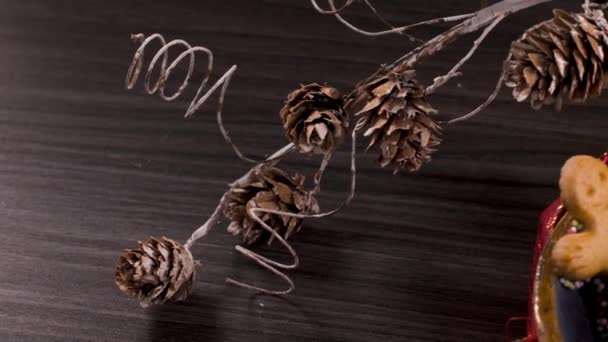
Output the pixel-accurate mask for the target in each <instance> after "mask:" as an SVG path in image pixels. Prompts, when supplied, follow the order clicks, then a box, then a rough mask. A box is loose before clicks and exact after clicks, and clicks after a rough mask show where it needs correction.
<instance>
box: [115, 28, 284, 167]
mask: <svg viewBox="0 0 608 342" xmlns="http://www.w3.org/2000/svg"><path fill="white" fill-rule="evenodd" d="M131 40H132V41H133V42H134V43H138V44H140V45H139V47H138V48H137V50H136V51H135V54H134V55H133V60H132V61H131V65H130V66H129V70H128V71H127V76H126V78H125V88H126V89H127V90H131V89H133V87H134V86H135V84H136V83H137V80H138V79H139V76H140V74H141V71H142V68H143V64H144V53H145V50H146V48H147V47H148V45H150V43H152V42H154V41H155V40H158V41H159V42H160V44H161V48H160V49H159V50H158V51H157V52H156V54H155V55H154V57H152V60H151V61H150V64H149V65H148V69H147V71H146V76H145V80H144V87H145V89H146V92H147V93H148V94H149V95H154V94H155V93H156V92H158V94H159V96H160V98H161V99H163V100H165V101H173V100H175V99H177V98H178V97H180V96H181V95H182V94H183V93H184V91H186V89H187V87H188V85H189V83H190V79H191V78H192V75H193V74H194V69H195V61H196V53H197V52H198V53H203V54H204V55H205V56H206V57H207V69H206V70H205V71H204V74H203V80H202V81H201V84H200V85H199V87H198V89H197V91H196V94H195V95H194V98H193V99H192V101H191V102H190V105H189V106H188V109H187V111H186V114H185V115H184V117H185V118H190V117H191V116H192V115H193V114H194V113H195V112H196V111H197V110H198V109H199V108H200V107H201V106H202V105H203V104H205V102H206V101H207V100H208V99H209V98H210V97H211V95H213V93H214V92H215V91H217V90H218V88H220V86H221V89H220V94H219V98H218V104H217V114H216V118H217V123H218V126H219V128H220V132H221V133H222V136H223V137H224V139H225V140H226V142H228V144H230V146H231V147H232V149H233V150H234V153H235V154H236V155H237V156H238V157H239V158H240V159H241V160H243V161H245V162H248V163H260V162H263V161H268V160H255V159H252V158H248V157H246V156H245V155H244V154H243V153H242V152H241V151H240V150H239V149H238V147H236V145H235V144H234V143H233V142H232V139H231V138H230V135H229V134H228V130H227V129H226V128H225V127H224V124H223V122H222V109H223V107H224V98H225V97H226V91H227V89H228V85H229V84H230V80H231V79H232V76H233V75H234V73H235V72H236V69H237V66H236V64H235V65H233V66H232V67H230V69H228V70H227V71H226V72H225V73H224V74H223V75H222V76H221V77H220V78H219V79H218V80H217V81H216V82H215V84H213V85H212V86H211V87H210V88H209V89H208V90H207V91H206V92H204V93H203V91H204V89H205V87H206V86H207V83H208V82H209V78H210V77H211V74H212V72H213V52H212V51H211V50H209V49H208V48H206V47H204V46H192V45H190V44H189V43H188V42H186V41H185V40H182V39H175V40H172V41H170V42H167V41H166V40H165V38H164V37H163V36H162V35H161V34H159V33H154V34H152V35H150V36H149V37H147V38H146V36H145V35H144V34H143V33H138V34H132V35H131ZM173 47H176V48H179V47H182V48H184V49H185V50H184V51H182V52H181V53H180V54H179V55H178V56H177V57H176V58H175V59H174V60H173V61H172V62H171V63H170V64H169V65H168V66H167V64H168V63H169V50H170V49H171V48H173ZM185 58H188V71H187V72H186V75H185V76H184V79H183V81H182V83H181V84H180V86H179V87H178V89H177V90H176V91H175V92H174V93H173V94H167V91H166V85H167V81H168V80H169V78H170V77H171V73H172V72H173V70H174V69H175V67H177V65H178V64H179V63H180V62H182V61H183V60H184V59H185ZM159 60H160V61H161V62H160V71H159V75H158V79H156V82H154V84H152V80H151V79H152V73H153V71H154V69H155V68H156V65H157V64H158V62H159ZM279 157H280V156H279Z"/></svg>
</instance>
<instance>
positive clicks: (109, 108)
mask: <svg viewBox="0 0 608 342" xmlns="http://www.w3.org/2000/svg"><path fill="white" fill-rule="evenodd" d="M377 5H378V8H379V10H380V11H382V12H383V13H384V14H385V15H386V16H387V17H388V19H390V20H391V21H393V22H395V23H396V24H406V23H413V22H415V21H418V20H422V19H425V18H432V17H437V16H441V15H449V14H457V13H465V12H469V11H474V10H476V9H478V8H479V6H480V1H471V0H412V1H404V0H402V1H396V0H393V1H389V0H384V1H377ZM577 6H578V4H577V2H576V1H574V2H573V1H566V0H562V1H554V2H553V3H550V4H547V5H543V6H539V7H537V8H534V9H532V10H529V11H526V12H523V13H520V14H517V15H514V16H512V17H510V18H508V20H505V21H504V22H503V23H502V24H501V25H500V26H499V28H498V29H497V30H496V31H495V32H493V33H492V34H491V35H490V37H489V38H488V42H487V43H486V44H484V45H483V46H482V48H481V49H480V50H479V52H478V53H477V55H476V56H475V57H474V58H473V59H472V61H471V62H469V63H468V64H467V65H466V66H465V68H464V69H463V71H464V72H465V75H464V76H463V77H461V78H459V79H456V80H454V81H452V82H451V83H450V84H449V85H448V86H446V87H445V88H443V89H441V90H440V91H439V92H438V94H436V95H434V96H432V97H431V98H430V100H431V101H432V103H433V104H434V106H435V107H437V108H438V109H439V110H440V111H441V112H442V115H443V116H444V117H454V116H456V115H459V114H463V113H466V112H468V111H469V110H471V109H472V108H474V107H476V106H477V105H478V104H479V103H481V102H482V101H483V100H484V99H485V97H486V96H487V95H488V94H489V93H490V92H491V91H492V90H493V89H494V86H495V83H496V80H497V78H498V76H499V69H500V67H501V63H502V60H503V59H504V57H505V56H506V53H507V50H508V47H509V42H510V41H511V40H513V39H514V38H516V37H517V36H518V35H519V34H520V33H521V32H522V31H523V30H524V29H525V28H526V27H527V26H529V25H531V24H533V23H535V22H538V21H540V20H544V19H547V18H550V17H551V15H552V14H551V9H552V8H553V7H563V8H569V9H575V8H577ZM348 13H349V14H348V15H349V17H350V18H352V20H353V21H355V22H356V23H359V24H361V25H363V26H365V27H369V28H378V29H379V28H382V25H381V24H380V23H378V22H377V21H376V20H375V19H374V17H373V16H372V15H371V13H369V12H368V11H366V10H365V8H363V7H362V6H354V7H353V8H352V9H351V10H349V12H348ZM447 27H448V26H446V25H439V26H436V27H425V28H421V29H420V30H418V31H416V32H415V33H416V34H417V35H418V36H420V37H421V38H429V37H432V36H433V35H434V34H437V33H439V32H441V31H442V30H443V29H446V28H447ZM133 32H143V33H147V34H150V33H153V32H160V33H163V34H164V35H165V36H166V37H167V38H168V39H174V38H184V39H186V40H187V41H189V42H191V43H192V44H199V45H205V46H207V47H209V48H210V49H212V50H213V51H214V52H215V62H216V66H215V68H216V69H215V71H214V76H213V77H214V79H215V78H217V77H219V76H220V75H221V74H223V73H224V72H225V71H226V70H227V69H228V68H229V67H230V66H231V65H232V64H238V71H237V74H236V76H235V77H234V78H233V81H232V83H231V85H230V88H229V92H228V96H227V98H226V106H225V108H224V109H225V122H226V125H227V127H228V129H229V130H230V132H231V134H232V135H233V137H234V140H235V142H236V143H237V144H238V145H239V146H240V147H241V148H242V149H243V150H244V152H246V153H247V154H248V155H250V156H254V157H258V158H261V157H263V156H265V155H268V154H270V153H272V152H273V151H274V150H276V149H277V148H278V147H280V146H282V145H283V144H285V139H284V137H283V132H282V129H281V125H280V122H279V119H278V114H277V113H278V110H279V109H280V107H281V105H282V101H283V99H284V97H285V96H286V94H287V93H288V92H289V91H291V90H292V89H293V88H295V87H297V86H298V84H299V83H300V82H303V83H307V82H313V81H318V82H324V81H327V82H330V83H332V84H333V85H335V86H337V87H339V88H341V89H343V90H344V91H345V92H348V91H349V90H350V89H351V87H352V86H353V85H354V84H355V83H356V82H357V81H358V80H360V79H362V78H364V77H366V76H367V75H369V74H370V73H371V72H373V71H375V69H376V68H377V67H378V65H379V64H381V63H385V62H390V61H392V60H393V59H395V58H397V57H398V56H401V55H402V54H404V53H405V52H407V51H409V50H410V49H412V48H414V47H415V44H413V43H412V42H410V41H408V40H407V39H405V38H403V37H401V36H386V37H380V38H369V37H363V36H360V35H357V34H355V33H353V32H351V31H349V30H348V29H346V28H345V27H343V26H342V25H340V24H339V23H338V22H337V21H336V20H335V19H334V18H332V17H329V16H322V15H320V14H317V13H316V12H315V11H314V10H313V9H312V7H311V5H310V4H309V2H308V1H306V0H265V1H262V0H255V1H254V0H222V1H220V0H216V1H210V0H198V1H186V0H176V1H140V0H137V1H119V0H108V1H84V0H82V1H66V0H54V1H47V0H29V1H12V0H1V1H0V233H1V237H2V243H1V244H0V246H1V247H0V341H475V342H490V341H502V336H503V324H504V322H505V321H506V320H507V318H508V317H510V316H513V315H522V314H524V315H525V314H526V300H527V288H528V274H529V269H530V261H531V252H532V245H533V242H534V238H535V228H536V227H535V225H536V221H537V218H538V215H539V213H540V212H541V210H542V209H543V208H544V206H546V205H547V204H548V203H549V202H550V201H551V200H552V199H553V198H555V197H556V196H557V194H558V190H557V186H556V185H557V184H556V183H557V177H558V172H559V167H560V166H561V164H562V163H563V161H564V160H565V159H566V158H567V157H568V156H570V155H573V154H580V153H584V154H591V155H598V154H600V153H601V152H603V151H604V150H605V148H606V144H605V141H604V137H605V136H606V132H607V131H608V119H607V118H606V113H605V112H606V109H607V108H608V98H607V97H604V98H602V99H597V100H593V101H591V102H590V103H589V104H588V105H587V106H584V107H581V106H568V107H566V108H565V110H564V111H562V112H561V113H556V112H554V111H553V110H551V109H545V110H541V111H538V112H537V111H533V110H532V109H530V108H529V106H527V105H526V104H517V103H515V102H514V101H513V100H512V99H511V96H510V92H509V91H507V90H503V92H502V93H501V94H500V96H499V98H498V99H497V101H496V102H495V103H494V104H492V105H491V106H490V107H489V108H488V109H487V110H486V111H485V112H484V113H483V114H482V115H480V116H478V117H476V118H475V119H473V120H470V121H467V122H464V123H461V124H458V125H454V126H450V127H449V128H447V129H446V131H445V139H444V142H443V144H442V146H441V149H440V151H439V152H438V153H437V154H436V155H435V159H434V161H433V162H432V163H431V164H429V165H428V166H427V167H425V168H424V169H423V170H422V171H420V172H418V173H414V174H407V173H403V174H399V175H397V176H392V172H391V170H382V169H379V168H378V166H377V164H376V163H375V159H376V156H375V153H376V151H374V150H372V151H370V152H368V153H361V155H360V156H359V178H358V181H359V184H358V193H357V197H356V198H355V201H354V202H353V204H352V205H351V206H350V207H348V208H347V209H345V210H343V211H342V212H340V213H339V214H338V215H336V216H334V217H331V218H327V219H321V220H309V221H307V222H306V223H305V226H304V227H303V229H302V231H301V232H300V233H299V234H297V235H295V236H294V238H293V240H292V241H293V244H294V246H295V247H296V248H297V250H298V252H299V254H300V256H301V267H300V268H299V269H298V270H296V271H294V272H291V273H290V274H291V276H292V277H293V279H294V281H295V282H296V291H295V292H294V293H293V294H292V295H289V296H286V297H284V298H277V297H269V296H260V295H255V294H253V293H251V292H249V291H246V290H242V289H238V288H235V287H231V286H229V285H226V284H225V283H224V278H225V277H226V276H234V277H238V278H239V279H242V280H246V281H251V282H254V283H255V284H257V285H262V286H269V287H272V286H277V287H282V286H283V285H284V284H282V283H281V282H279V281H278V280H277V279H276V278H274V277H273V276H272V275H269V274H268V273H267V272H264V271H263V270H261V269H260V268H259V267H257V266H256V265H255V264H254V263H252V262H251V261H249V260H247V259H245V258H243V257H242V256H240V255H239V254H238V253H236V252H235V251H234V249H233V246H234V245H235V244H237V243H238V242H239V240H238V239H237V238H234V237H232V236H230V235H229V234H227V233H226V232H225V230H224V228H225V226H219V227H218V229H216V230H214V231H213V232H212V233H211V234H210V235H209V236H208V237H207V238H206V239H205V240H204V241H202V242H201V243H198V244H196V245H195V246H194V248H193V253H194V255H195V256H196V257H197V258H199V259H201V261H202V262H203V264H204V267H203V269H202V271H201V273H200V276H199V277H198V279H197V281H196V284H195V294H194V295H193V296H192V297H191V298H190V299H189V300H188V301H187V302H185V303H180V304H174V305H167V306H162V307H153V308H150V309H146V310H144V309H142V308H140V307H139V306H138V305H137V304H136V303H135V302H133V301H131V300H129V299H128V298H127V297H126V296H125V295H123V294H122V293H121V292H120V291H119V290H118V289H117V288H116V286H115V285H114V280H113V273H114V265H115V262H116V260H117V257H118V255H119V253H120V252H121V251H122V250H124V249H125V248H129V247H132V246H134V245H135V243H136V241H137V240H140V239H145V238H146V237H148V236H150V235H153V236H168V237H172V238H174V239H178V240H181V241H184V240H185V239H187V237H188V236H189V234H190V233H191V231H192V230H193V229H194V228H195V227H197V226H198V225H199V224H201V223H202V222H204V220H205V219H206V217H207V216H208V215H209V214H210V213H211V211H212V210H213V208H215V205H216V203H217V200H218V199H219V197H220V196H221V194H222V193H223V191H225V189H226V184H227V183H229V182H230V181H232V180H233V179H235V178H237V177H239V176H240V175H242V174H243V173H244V172H245V171H246V170H247V165H245V164H243V163H242V162H240V161H239V160H238V159H237V158H236V157H235V156H234V155H233V153H232V151H231V149H230V147H229V146H227V145H226V144H225V143H224V142H223V140H222V138H221V135H220V133H219V131H218V128H217V126H216V124H215V122H214V120H215V118H214V113H215V108H214V104H213V103H211V104H209V105H206V106H205V107H204V108H203V109H202V110H201V111H199V113H198V114H197V115H196V116H195V117H193V118H191V119H189V120H185V119H183V114H184V113H185V110H186V108H187V105H188V102H189V100H190V97H189V96H187V97H184V98H182V99H180V100H178V101H175V102H171V103H166V102H163V101H162V100H161V99H159V98H158V97H156V96H154V97H153V96H148V95H145V92H144V90H143V85H142V84H138V86H137V87H136V89H135V90H133V91H130V92H127V91H125V90H124V86H123V81H124V75H125V72H126V70H127V67H128V64H129V63H130V60H131V57H132V53H133V52H134V50H135V46H133V45H132V43H131V41H130V39H129V35H130V34H131V33H133ZM474 39H475V36H473V35H471V36H470V37H466V38H465V39H463V40H461V41H459V42H457V43H455V44H454V45H453V46H451V47H450V48H448V49H446V50H445V51H444V52H442V53H440V54H439V55H437V56H436V57H435V58H433V59H431V60H429V61H428V62H427V63H425V64H424V65H423V66H422V67H421V68H420V69H419V70H418V72H419V75H420V78H421V79H422V80H424V81H426V82H427V83H428V81H429V80H432V79H433V77H435V76H438V75H440V74H442V73H445V72H446V71H447V70H449V68H450V67H451V66H452V65H453V64H454V63H455V62H457V61H458V60H459V59H460V57H461V56H462V55H464V54H465V53H466V51H467V50H468V48H469V47H470V46H471V44H472V41H473V40H474ZM318 163H319V160H318V158H311V157H303V156H293V157H290V158H289V160H288V161H287V162H286V165H287V167H288V168H289V169H290V170H294V171H295V170H297V171H299V172H302V173H305V174H308V175H310V174H311V172H312V171H313V169H314V168H315V166H316V165H318ZM348 182H349V175H348V150H347V147H346V146H343V147H342V149H341V150H340V151H339V152H338V153H337V154H336V158H335V160H334V161H333V162H332V164H331V165H330V168H329V171H328V174H327V178H326V183H325V184H324V189H323V192H322V195H321V203H322V204H323V206H324V207H325V208H327V209H329V208H333V207H334V206H335V205H337V203H339V201H340V200H341V199H342V198H343V197H344V196H345V195H346V189H347V188H348ZM267 253H269V254H270V255H274V256H276V257H278V258H282V257H284V252H283V251H282V250H281V249H280V248H279V247H278V245H277V246H274V247H271V248H270V249H269V250H268V251H267Z"/></svg>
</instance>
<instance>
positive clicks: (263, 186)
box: [224, 165, 319, 244]
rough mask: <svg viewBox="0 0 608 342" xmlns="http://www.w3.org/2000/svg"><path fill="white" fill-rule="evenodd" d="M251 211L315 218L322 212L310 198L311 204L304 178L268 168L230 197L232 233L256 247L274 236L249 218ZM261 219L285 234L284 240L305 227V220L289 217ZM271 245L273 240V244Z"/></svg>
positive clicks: (226, 211) (227, 210) (228, 208)
mask: <svg viewBox="0 0 608 342" xmlns="http://www.w3.org/2000/svg"><path fill="white" fill-rule="evenodd" d="M251 208H264V209H271V210H278V211H283V212H288V213H294V214H314V213H318V211H319V207H318V205H317V202H316V200H315V199H314V197H310V201H309V196H308V192H307V191H306V190H305V189H304V177H303V176H300V175H295V176H293V177H291V176H289V175H288V174H287V173H285V172H283V171H281V170H280V169H278V168H276V167H272V166H264V165H262V166H260V167H258V168H256V169H254V170H253V172H252V173H251V174H250V177H249V179H247V180H246V181H245V182H242V183H241V184H235V185H233V187H232V188H231V189H230V190H229V191H228V192H227V193H226V204H225V206H224V216H226V218H228V219H229V220H230V224H229V225H228V232H230V233H232V234H233V235H241V237H242V239H243V242H245V243H246V244H252V243H254V242H256V241H259V240H260V239H261V238H262V237H264V236H266V237H267V238H268V237H269V235H270V234H267V231H266V230H265V229H264V228H263V227H261V226H260V224H259V222H257V221H256V220H255V219H254V218H253V217H251V216H250V215H249V210H250V209H251ZM259 218H260V219H261V220H262V221H263V222H265V223H266V224H268V226H270V227H272V228H273V229H274V230H275V231H277V232H278V233H279V234H282V236H283V238H284V239H288V238H289V237H290V236H291V235H292V234H294V233H296V232H297V231H299V229H300V227H301V224H302V219H301V218H297V217H288V216H285V215H277V214H270V213H259ZM271 241H272V237H271V236H270V240H269V242H271Z"/></svg>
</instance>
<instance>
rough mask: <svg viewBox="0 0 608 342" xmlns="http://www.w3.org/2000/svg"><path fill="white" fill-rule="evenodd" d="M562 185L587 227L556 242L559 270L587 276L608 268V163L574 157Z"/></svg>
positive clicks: (568, 206)
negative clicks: (607, 164)
mask: <svg viewBox="0 0 608 342" xmlns="http://www.w3.org/2000/svg"><path fill="white" fill-rule="evenodd" d="M559 187H560V189H561V198H562V201H563V202H564V204H565V206H566V209H567V210H568V212H569V213H570V214H572V216H573V217H574V218H575V219H577V220H578V221H580V222H582V223H583V225H584V227H585V228H584V231H583V232H581V233H577V234H569V235H566V236H564V237H562V238H561V239H559V241H557V243H556V244H555V247H554V248H553V251H552V259H553V264H554V265H555V268H556V271H557V273H558V274H559V275H562V276H565V277H567V278H569V279H571V280H585V279H589V278H591V277H593V276H595V275H597V274H598V273H605V272H608V166H606V165H605V164H604V163H603V162H601V161H600V160H598V159H596V158H593V157H590V156H575V157H572V158H570V159H569V160H568V161H566V163H565V164H564V166H563V167H562V171H561V177H560V180H559Z"/></svg>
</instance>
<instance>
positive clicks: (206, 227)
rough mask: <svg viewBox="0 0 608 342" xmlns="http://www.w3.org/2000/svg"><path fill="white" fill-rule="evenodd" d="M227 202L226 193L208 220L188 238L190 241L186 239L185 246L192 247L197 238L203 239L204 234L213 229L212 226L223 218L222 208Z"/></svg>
mask: <svg viewBox="0 0 608 342" xmlns="http://www.w3.org/2000/svg"><path fill="white" fill-rule="evenodd" d="M225 203H226V195H223V196H222V198H221V199H220V202H219V203H218V205H217V207H215V210H214V211H213V214H211V216H210V217H209V219H208V220H207V222H205V223H204V224H203V225H202V226H200V227H199V228H198V229H197V230H195V231H194V233H192V235H191V236H190V238H189V239H188V241H186V244H185V245H184V247H186V249H190V247H192V244H193V243H194V242H195V241H196V240H198V239H201V238H203V237H204V236H206V235H207V234H208V233H209V231H210V230H211V228H213V226H214V225H215V224H216V223H217V222H218V221H219V220H220V219H221V218H222V210H223V209H224V205H225Z"/></svg>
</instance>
